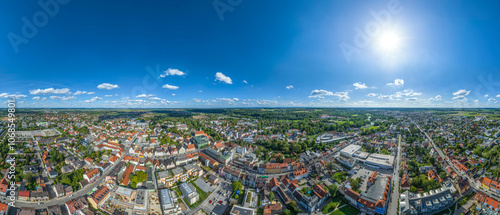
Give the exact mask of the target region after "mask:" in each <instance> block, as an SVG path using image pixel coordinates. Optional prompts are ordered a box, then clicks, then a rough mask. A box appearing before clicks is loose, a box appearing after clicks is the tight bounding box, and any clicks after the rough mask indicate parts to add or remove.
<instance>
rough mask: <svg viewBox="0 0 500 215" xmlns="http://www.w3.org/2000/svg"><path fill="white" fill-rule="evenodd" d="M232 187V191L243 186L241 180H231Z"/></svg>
mask: <svg viewBox="0 0 500 215" xmlns="http://www.w3.org/2000/svg"><path fill="white" fill-rule="evenodd" d="M232 187H233V190H234V192H236V191H237V190H240V189H241V188H242V187H243V184H241V181H235V182H233V184H232Z"/></svg>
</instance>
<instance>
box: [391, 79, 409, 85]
mask: <svg viewBox="0 0 500 215" xmlns="http://www.w3.org/2000/svg"><path fill="white" fill-rule="evenodd" d="M404 84H405V81H404V80H403V79H395V80H394V83H387V85H388V86H396V87H402V86H403V85H404Z"/></svg>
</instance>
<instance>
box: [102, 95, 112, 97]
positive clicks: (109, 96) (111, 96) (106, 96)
mask: <svg viewBox="0 0 500 215" xmlns="http://www.w3.org/2000/svg"><path fill="white" fill-rule="evenodd" d="M104 97H113V95H104Z"/></svg>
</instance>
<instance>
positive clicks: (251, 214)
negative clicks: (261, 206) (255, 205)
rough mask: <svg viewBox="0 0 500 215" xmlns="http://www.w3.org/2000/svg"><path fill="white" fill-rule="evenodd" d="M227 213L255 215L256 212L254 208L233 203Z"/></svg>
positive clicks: (231, 214) (232, 214)
mask: <svg viewBox="0 0 500 215" xmlns="http://www.w3.org/2000/svg"><path fill="white" fill-rule="evenodd" d="M229 214H230V215H255V214H257V213H256V211H255V209H252V208H246V207H241V206H238V205H234V206H233V208H232V209H231V212H230V213H229Z"/></svg>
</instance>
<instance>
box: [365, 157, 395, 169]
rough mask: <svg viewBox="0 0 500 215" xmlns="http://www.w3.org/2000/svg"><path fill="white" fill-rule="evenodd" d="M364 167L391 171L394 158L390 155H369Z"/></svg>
mask: <svg viewBox="0 0 500 215" xmlns="http://www.w3.org/2000/svg"><path fill="white" fill-rule="evenodd" d="M365 165H367V166H371V167H376V168H381V169H393V168H394V156H392V155H382V154H371V155H370V156H368V158H366V160H365Z"/></svg>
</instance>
